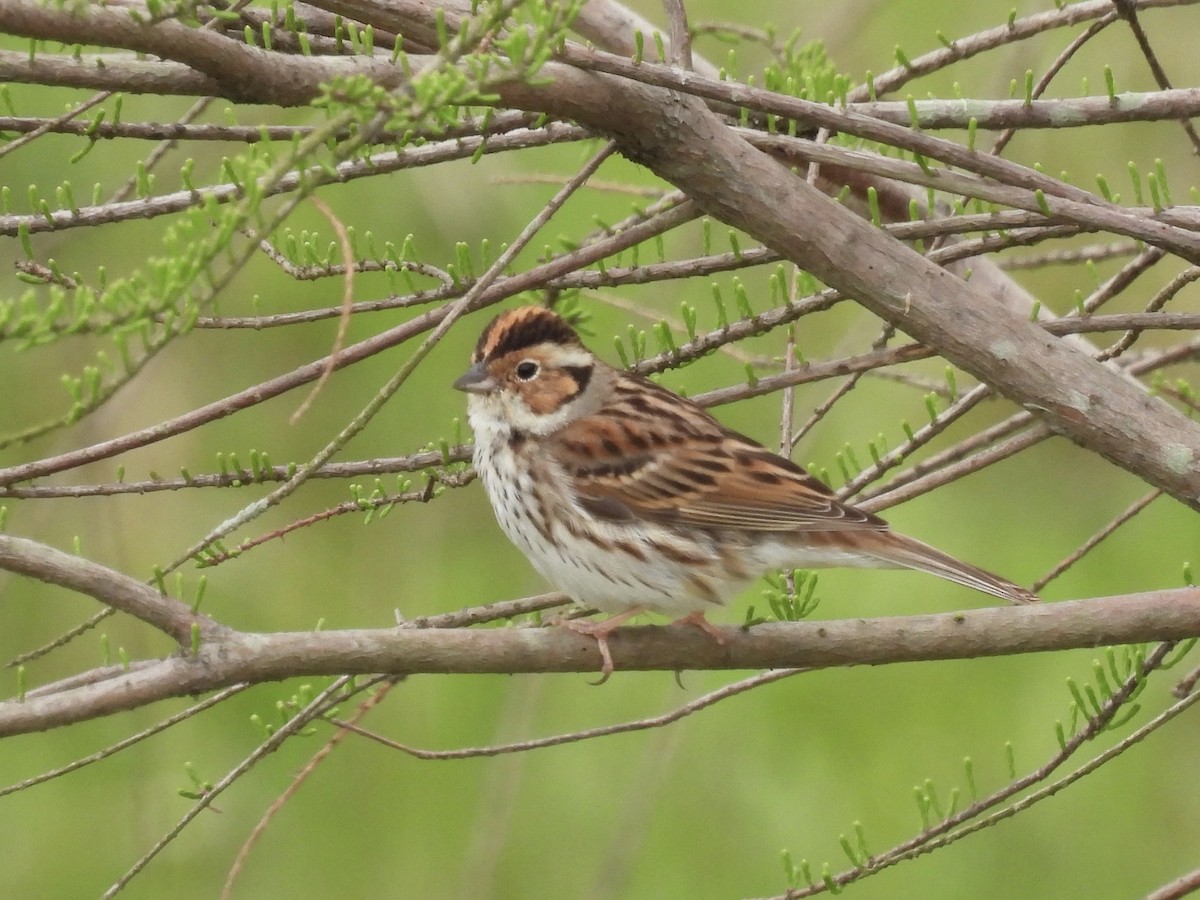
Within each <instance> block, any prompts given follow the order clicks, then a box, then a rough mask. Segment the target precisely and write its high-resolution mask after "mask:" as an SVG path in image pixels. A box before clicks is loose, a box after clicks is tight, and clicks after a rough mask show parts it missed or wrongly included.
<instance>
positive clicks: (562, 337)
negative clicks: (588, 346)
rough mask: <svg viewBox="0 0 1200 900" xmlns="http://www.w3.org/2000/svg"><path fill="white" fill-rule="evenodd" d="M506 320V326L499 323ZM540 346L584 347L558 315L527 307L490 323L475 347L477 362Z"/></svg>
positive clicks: (546, 310) (499, 316)
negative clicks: (498, 324)
mask: <svg viewBox="0 0 1200 900" xmlns="http://www.w3.org/2000/svg"><path fill="white" fill-rule="evenodd" d="M501 319H503V320H504V327H503V328H497V327H496V325H497V323H499V322H500V320H501ZM538 344H558V345H560V346H564V347H581V346H583V345H582V344H581V343H580V342H579V336H578V335H577V334H576V333H575V330H574V329H573V328H571V326H570V325H568V324H567V323H566V321H564V320H563V319H562V318H561V317H560V316H558V315H557V314H556V313H553V312H551V311H550V310H548V309H542V308H541V307H538V306H530V307H525V308H524V309H519V310H514V311H513V312H508V313H501V314H500V315H498V316H496V318H494V319H492V321H491V322H489V323H488V326H487V328H485V329H484V330H483V334H481V335H480V336H479V343H478V344H476V345H475V356H474V360H475V362H480V361H481V360H485V359H487V360H492V359H499V358H500V357H502V356H504V355H506V354H509V353H515V352H517V351H518V350H526V349H528V348H529V347H536V346H537V345H538Z"/></svg>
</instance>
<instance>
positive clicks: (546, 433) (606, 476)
mask: <svg viewBox="0 0 1200 900" xmlns="http://www.w3.org/2000/svg"><path fill="white" fill-rule="evenodd" d="M454 386H455V387H456V388H458V389H459V390H462V391H466V392H467V394H468V404H467V408H468V417H469V419H470V422H471V428H472V429H473V430H474V432H475V468H476V469H477V470H478V472H479V475H480V477H481V478H482V479H483V485H484V488H485V489H486V490H487V495H488V498H489V499H490V500H491V504H492V509H493V510H494V511H495V514H496V519H497V520H498V521H499V523H500V527H501V528H502V529H503V530H504V533H505V534H507V535H508V537H509V539H510V540H511V541H512V542H513V543H514V544H516V545H517V547H519V548H520V549H521V551H522V552H523V553H524V554H525V555H526V556H527V557H528V558H529V561H530V562H531V563H533V565H534V567H535V568H536V569H537V570H538V571H539V572H541V574H542V575H543V576H544V577H545V578H546V579H547V580H548V581H550V582H551V583H552V584H553V585H554V586H555V587H557V588H558V589H559V590H562V591H564V592H566V593H567V594H568V595H569V596H570V597H571V598H572V599H573V600H575V601H576V602H577V603H580V604H583V605H587V606H594V607H596V608H598V609H601V610H603V611H605V612H609V613H612V614H613V615H612V617H611V618H609V619H607V620H605V621H603V622H589V621H584V620H578V619H576V620H571V621H567V622H563V623H562V624H563V625H565V626H567V627H569V628H571V629H572V630H574V631H577V632H580V633H583V634H587V635H590V636H592V637H594V638H595V639H596V641H597V643H598V644H599V649H600V654H601V657H602V659H603V669H602V671H603V673H604V677H607V676H608V675H609V674H610V673H611V672H612V669H613V663H612V656H611V654H610V652H609V648H608V636H609V635H610V634H611V633H612V631H613V630H614V629H615V628H616V627H617V626H618V625H620V624H621V623H623V622H625V621H627V620H628V619H629V618H631V617H632V616H635V615H638V614H640V613H642V612H646V611H652V612H657V613H663V614H666V615H670V616H677V617H680V618H681V620H682V621H686V622H690V623H693V624H695V625H697V626H699V627H701V628H703V629H704V630H706V631H708V632H709V633H710V634H712V635H713V636H714V637H715V638H716V639H717V640H723V637H722V635H721V633H720V631H718V630H717V629H716V628H715V627H713V626H712V625H711V624H709V622H708V621H707V619H706V618H705V614H706V613H707V612H708V611H709V610H710V609H715V608H716V607H719V606H722V605H723V604H724V603H726V602H727V601H728V599H729V598H731V597H733V596H734V595H736V594H737V592H738V591H739V589H741V588H742V587H744V586H745V585H746V584H747V583H748V582H750V581H751V580H753V579H755V578H758V577H759V576H761V575H763V574H764V573H767V572H770V571H772V570H778V569H792V568H801V569H811V568H816V567H821V566H865V567H884V568H909V569H917V570H919V571H922V572H928V573H930V574H932V575H937V576H939V577H941V578H946V579H949V580H950V581H953V582H957V583H958V584H962V585H965V586H967V587H970V588H974V589H975V590H977V591H983V592H984V593H986V594H991V595H992V596H994V597H999V598H1000V599H1002V600H1009V601H1011V602H1013V603H1027V602H1030V601H1033V600H1036V599H1037V598H1036V597H1035V596H1034V595H1033V594H1032V593H1031V592H1030V591H1028V590H1026V589H1024V588H1022V587H1019V586H1018V585H1016V584H1013V583H1012V582H1010V581H1008V580H1006V579H1004V578H1000V577H999V576H997V575H993V574H991V573H990V572H987V571H985V570H983V569H980V568H977V567H975V566H972V565H968V564H967V563H963V562H960V561H958V560H956V559H954V558H953V557H951V556H948V555H947V554H945V553H942V552H941V551H940V550H936V549H934V548H933V547H930V546H929V545H927V544H923V543H921V542H920V541H917V540H914V539H912V538H908V537H904V536H903V535H900V534H896V533H895V532H894V531H892V530H891V528H890V527H889V526H888V524H887V523H886V522H884V521H883V520H882V519H880V518H879V517H878V516H875V515H872V514H871V513H868V512H864V511H863V510H860V509H856V508H855V507H853V506H850V505H848V504H846V503H842V502H841V501H840V500H838V499H837V498H836V497H835V496H834V495H833V493H832V492H831V491H830V490H829V489H828V488H827V487H826V486H825V485H824V484H823V483H821V482H820V481H818V480H817V479H816V478H813V477H812V476H811V475H809V474H808V473H807V472H805V471H804V469H802V468H800V467H799V466H797V465H796V464H795V463H793V462H791V461H790V460H788V459H785V458H784V457H782V456H779V455H778V454H776V453H772V452H771V451H770V450H768V449H766V448H765V447H763V446H762V445H761V444H759V443H757V442H756V441H753V440H751V439H750V438H748V437H745V436H744V435H741V434H738V433H737V432H734V431H730V430H729V429H728V428H725V427H724V426H723V425H721V424H720V423H719V422H718V421H717V420H716V419H714V418H713V417H712V416H711V415H709V413H708V412H707V411H706V410H704V409H703V408H702V407H700V406H698V405H697V404H696V403H693V402H692V401H690V400H687V399H686V398H684V397H681V396H679V395H678V394H675V393H672V392H671V391H669V390H667V389H665V388H662V387H659V386H658V385H656V384H654V383H653V382H651V381H648V380H647V379H645V378H642V377H640V376H638V375H633V374H631V373H629V372H624V371H622V370H620V369H615V368H613V367H612V366H609V365H607V364H606V363H604V362H602V361H601V360H600V359H598V358H597V357H596V356H595V355H594V354H593V353H592V352H591V351H590V350H588V349H587V348H586V347H585V346H584V345H583V343H582V342H581V341H580V339H579V336H578V334H576V332H575V330H574V329H573V328H572V327H571V326H570V325H569V324H568V323H567V321H566V320H565V319H563V318H562V317H561V316H559V315H558V314H557V313H555V312H553V311H552V310H549V309H545V308H543V307H539V306H525V307H521V308H519V309H514V310H511V311H509V312H505V313H501V314H500V315H499V316H497V317H496V318H495V319H493V320H492V321H491V323H490V324H489V325H488V326H487V328H485V329H484V331H483V334H482V335H481V336H480V338H479V342H478V344H477V345H476V347H475V352H474V354H473V356H472V358H471V367H470V369H468V370H467V372H466V374H464V375H463V376H462V377H461V378H459V379H458V380H457V381H456V382H455V383H454Z"/></svg>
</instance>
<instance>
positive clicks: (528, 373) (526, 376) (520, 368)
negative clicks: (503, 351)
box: [517, 359, 538, 381]
mask: <svg viewBox="0 0 1200 900" xmlns="http://www.w3.org/2000/svg"><path fill="white" fill-rule="evenodd" d="M537 373H538V364H537V363H535V362H534V361H533V360H532V359H526V360H522V361H521V362H519V363H517V377H518V378H520V379H521V380H522V381H529V380H530V379H531V378H533V377H534V376H536V375H537Z"/></svg>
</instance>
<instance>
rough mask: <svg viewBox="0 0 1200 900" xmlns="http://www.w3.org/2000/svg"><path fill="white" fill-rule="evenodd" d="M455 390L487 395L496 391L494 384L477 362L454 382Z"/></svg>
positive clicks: (481, 364)
mask: <svg viewBox="0 0 1200 900" xmlns="http://www.w3.org/2000/svg"><path fill="white" fill-rule="evenodd" d="M454 388H455V390H459V391H466V392H467V393H468V394H488V393H491V392H492V391H494V390H495V389H496V382H495V380H494V379H493V378H492V376H491V375H489V374H488V373H487V369H485V368H484V366H483V363H482V362H477V363H475V365H473V366H471V368H469V369H467V371H466V372H464V373H463V375H462V377H461V378H459V379H458V381H456V382H454Z"/></svg>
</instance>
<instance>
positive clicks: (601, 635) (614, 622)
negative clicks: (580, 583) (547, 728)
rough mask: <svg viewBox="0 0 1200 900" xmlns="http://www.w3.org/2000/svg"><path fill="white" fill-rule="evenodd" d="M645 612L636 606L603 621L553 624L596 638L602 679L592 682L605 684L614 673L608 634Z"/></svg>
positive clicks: (570, 620) (563, 621)
mask: <svg viewBox="0 0 1200 900" xmlns="http://www.w3.org/2000/svg"><path fill="white" fill-rule="evenodd" d="M644 612H645V610H644V609H642V608H641V607H635V608H633V609H627V610H625V611H624V612H620V613H617V614H616V615H615V616H609V617H608V618H607V619H605V620H604V621H603V622H589V621H588V620H587V619H563V618H556V619H554V621H553V624H555V625H558V626H559V627H560V628H566V629H567V630H568V631H573V632H575V633H576V634H582V635H585V636H586V637H590V638H594V639H595V641H596V649H597V650H599V651H600V680H599V681H593V682H591V683H592V684H604V682H606V681H608V676H610V675H611V674H612V673H613V658H612V651H611V650H609V648H608V636H609V635H610V634H612V633H613V632H614V631H616V630H617V628H618V627H620V626H621V625H623V624H624V623H625V622H628V621H629V620H630V619H632V618H633V617H634V616H640V615H641V614H642V613H644ZM709 627H712V626H709Z"/></svg>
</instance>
